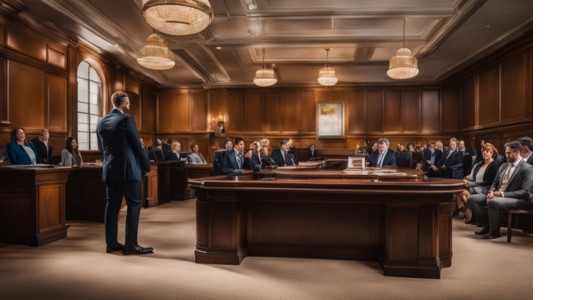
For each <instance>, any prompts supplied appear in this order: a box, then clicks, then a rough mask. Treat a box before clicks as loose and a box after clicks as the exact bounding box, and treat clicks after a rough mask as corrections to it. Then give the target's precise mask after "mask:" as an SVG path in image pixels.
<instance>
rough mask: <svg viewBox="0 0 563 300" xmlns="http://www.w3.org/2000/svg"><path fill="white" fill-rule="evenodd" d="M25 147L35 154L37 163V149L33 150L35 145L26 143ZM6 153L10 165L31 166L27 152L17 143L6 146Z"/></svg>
mask: <svg viewBox="0 0 563 300" xmlns="http://www.w3.org/2000/svg"><path fill="white" fill-rule="evenodd" d="M26 146H28V147H29V148H31V150H33V152H34V153H35V159H36V163H37V149H35V145H34V144H33V143H27V144H26ZM6 152H7V153H8V158H10V163H11V164H12V165H31V159H30V158H29V155H27V152H26V151H25V149H24V148H23V146H21V145H20V144H18V143H8V144H6Z"/></svg>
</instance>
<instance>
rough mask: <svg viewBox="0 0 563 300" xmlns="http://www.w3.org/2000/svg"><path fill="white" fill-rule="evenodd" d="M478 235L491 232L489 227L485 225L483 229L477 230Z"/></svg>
mask: <svg viewBox="0 0 563 300" xmlns="http://www.w3.org/2000/svg"><path fill="white" fill-rule="evenodd" d="M475 234H476V235H487V234H489V227H483V229H481V231H475Z"/></svg>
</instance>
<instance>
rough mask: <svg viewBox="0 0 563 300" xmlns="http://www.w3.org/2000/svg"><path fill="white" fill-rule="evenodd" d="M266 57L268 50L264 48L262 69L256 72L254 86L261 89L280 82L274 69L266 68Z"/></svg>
mask: <svg viewBox="0 0 563 300" xmlns="http://www.w3.org/2000/svg"><path fill="white" fill-rule="evenodd" d="M264 57H266V49H264V48H262V68H260V69H259V70H257V71H256V76H255V77H254V84H255V85H257V86H259V87H267V86H272V85H274V84H276V83H277V82H278V79H277V78H276V72H274V69H273V68H266V64H265V63H264Z"/></svg>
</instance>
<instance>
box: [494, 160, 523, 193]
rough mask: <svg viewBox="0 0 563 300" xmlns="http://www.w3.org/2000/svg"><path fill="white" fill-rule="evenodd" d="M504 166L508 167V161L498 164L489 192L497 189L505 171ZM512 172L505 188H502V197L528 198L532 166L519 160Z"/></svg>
mask: <svg viewBox="0 0 563 300" xmlns="http://www.w3.org/2000/svg"><path fill="white" fill-rule="evenodd" d="M506 168H508V163H504V164H502V166H500V168H499V169H498V172H497V175H496V176H495V181H493V184H492V185H491V188H490V189H489V192H496V191H498V189H499V187H500V185H501V180H502V179H501V178H502V176H503V175H504V172H506ZM512 172H513V173H512V174H511V175H510V179H509V180H508V185H507V187H506V190H504V197H505V198H516V199H520V200H528V199H529V197H530V192H531V191H532V187H533V186H534V174H533V172H534V167H533V166H532V165H530V164H528V163H527V162H525V161H524V160H521V161H520V163H518V165H517V166H516V168H515V169H514V171H512Z"/></svg>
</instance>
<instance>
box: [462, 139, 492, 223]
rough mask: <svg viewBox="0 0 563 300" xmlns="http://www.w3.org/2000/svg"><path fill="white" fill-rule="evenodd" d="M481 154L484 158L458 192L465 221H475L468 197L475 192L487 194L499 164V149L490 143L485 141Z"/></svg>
mask: <svg viewBox="0 0 563 300" xmlns="http://www.w3.org/2000/svg"><path fill="white" fill-rule="evenodd" d="M481 154H482V155H483V160H482V161H480V162H479V163H477V164H476V165H475V166H474V167H473V169H472V170H471V173H470V174H469V175H467V176H465V179H464V181H465V187H466V189H465V190H463V192H461V193H460V194H458V197H457V200H458V205H460V207H464V210H465V217H466V218H467V220H466V221H465V223H467V224H470V223H473V222H474V220H473V218H472V214H471V211H470V210H468V209H467V198H468V197H469V196H470V195H473V194H486V193H487V191H488V190H489V187H490V186H491V184H493V181H494V180H495V176H496V174H497V171H498V168H499V165H498V164H497V162H496V161H495V158H496V156H497V155H498V151H497V149H496V148H495V146H493V145H492V144H490V143H485V144H484V145H483V146H482V148H481Z"/></svg>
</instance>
